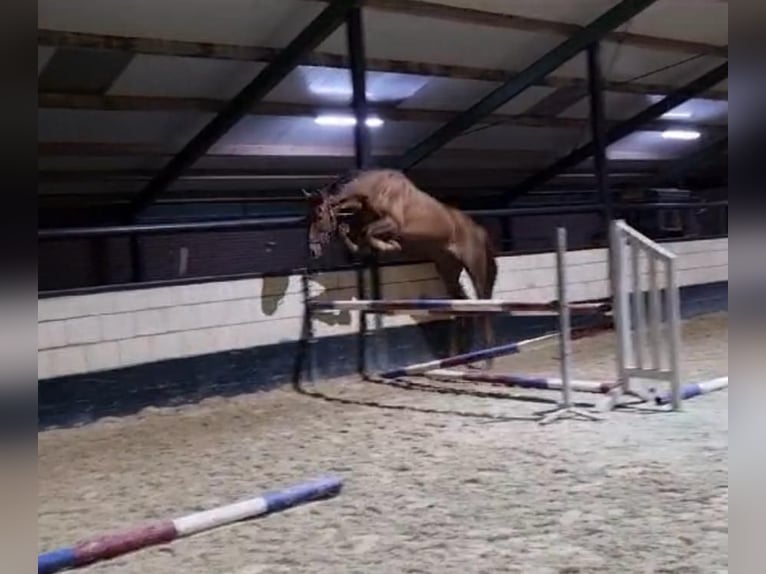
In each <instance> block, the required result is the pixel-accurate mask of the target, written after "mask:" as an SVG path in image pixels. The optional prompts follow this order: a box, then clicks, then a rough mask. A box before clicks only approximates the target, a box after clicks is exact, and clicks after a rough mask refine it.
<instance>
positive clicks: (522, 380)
mask: <svg viewBox="0 0 766 574" xmlns="http://www.w3.org/2000/svg"><path fill="white" fill-rule="evenodd" d="M423 375H424V376H426V377H430V378H434V379H447V380H450V381H455V382H473V383H491V384H493V385H504V386H508V387H519V388H522V389H538V390H543V391H560V390H562V389H563V387H564V385H563V383H562V381H561V379H557V378H545V377H525V376H521V375H503V374H497V373H471V372H467V371H458V370H452V369H434V370H432V371H426V372H425V373H423ZM616 385H617V383H606V382H600V381H570V388H571V389H572V390H573V391H577V392H583V393H608V392H609V391H611V390H612V389H613V388H614V387H615V386H616Z"/></svg>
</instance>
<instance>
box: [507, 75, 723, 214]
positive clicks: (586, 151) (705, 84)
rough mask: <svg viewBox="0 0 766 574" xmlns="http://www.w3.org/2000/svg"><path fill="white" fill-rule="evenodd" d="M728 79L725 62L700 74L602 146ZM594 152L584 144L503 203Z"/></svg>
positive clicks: (611, 132)
mask: <svg viewBox="0 0 766 574" xmlns="http://www.w3.org/2000/svg"><path fill="white" fill-rule="evenodd" d="M728 75H729V63H728V62H725V63H723V64H721V65H720V66H717V67H716V68H713V69H712V70H711V71H709V72H707V73H706V74H703V75H702V76H700V77H699V78H697V79H696V80H693V81H691V82H690V83H688V84H687V85H685V86H683V87H682V88H679V89H678V90H676V91H675V92H673V93H672V94H669V95H668V96H666V97H664V98H663V99H661V100H660V101H659V102H657V103H656V104H653V105H651V106H649V107H648V108H646V109H645V110H642V111H641V112H639V113H637V114H636V115H634V116H633V117H631V118H629V119H627V120H625V121H624V122H622V123H619V124H617V125H616V126H614V127H612V128H610V129H609V130H607V132H606V138H605V139H606V141H605V145H606V146H609V145H611V144H613V143H614V142H616V141H618V140H621V139H622V138H624V137H625V136H627V135H630V134H631V133H633V132H635V131H636V130H638V129H639V128H641V126H643V125H644V124H646V123H647V122H650V121H652V120H655V119H657V118H659V117H660V116H661V115H662V114H664V113H665V112H667V111H669V110H672V109H673V108H675V107H677V106H679V105H681V104H682V103H684V102H685V101H687V100H689V99H691V98H694V97H696V96H698V95H699V94H700V93H702V92H703V91H705V90H707V89H708V88H710V87H711V86H714V85H716V84H718V83H719V82H721V81H723V80H724V79H726V78H727V77H728ZM595 151H596V146H595V144H594V143H593V141H590V142H588V143H587V144H585V145H583V146H580V147H579V148H577V149H575V150H574V151H572V152H570V153H569V154H567V155H565V156H564V157H562V158H561V159H559V160H558V161H556V162H554V163H553V164H552V165H550V166H549V167H547V168H546V169H544V170H543V171H541V172H539V173H536V174H534V175H532V176H530V177H528V178H527V179H525V180H524V181H522V182H521V183H519V184H518V185H516V186H514V187H513V188H511V189H510V190H508V192H507V193H506V196H505V199H506V200H507V201H513V200H514V199H516V198H517V197H519V196H520V195H523V194H525V193H527V192H528V191H530V190H532V189H534V188H535V187H537V186H539V185H542V184H543V183H546V182H547V181H548V180H550V179H552V178H554V177H556V176H557V175H559V174H561V173H562V172H564V171H566V170H567V169H570V168H572V167H575V166H576V165H578V164H580V163H581V162H583V161H585V160H586V159H588V158H589V157H591V156H592V155H593V154H594V152H595Z"/></svg>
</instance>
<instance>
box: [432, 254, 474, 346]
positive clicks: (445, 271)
mask: <svg viewBox="0 0 766 574" xmlns="http://www.w3.org/2000/svg"><path fill="white" fill-rule="evenodd" d="M434 263H435V264H436V270H437V272H438V273H439V276H440V277H441V280H442V282H443V283H444V288H445V290H446V291H447V297H449V298H450V299H468V296H467V295H466V293H465V291H464V290H463V286H462V285H461V284H460V274H461V273H462V271H463V266H462V264H461V263H460V261H458V260H457V259H455V258H453V257H451V256H449V257H438V258H436V259H435V260H434ZM464 325H465V317H460V316H458V317H453V318H452V319H451V320H450V355H457V354H458V353H463V352H467V350H468V348H467V347H466V346H465V345H464V341H465V340H464V339H463V337H462V336H461V335H463V334H464V333H465V329H463V327H464Z"/></svg>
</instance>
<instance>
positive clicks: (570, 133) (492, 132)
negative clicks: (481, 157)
mask: <svg viewBox="0 0 766 574" xmlns="http://www.w3.org/2000/svg"><path fill="white" fill-rule="evenodd" d="M582 134H584V135H585V136H587V134H588V131H587V128H585V129H584V130H572V129H560V128H530V127H524V126H510V125H503V126H497V127H492V128H486V129H480V128H477V129H476V131H473V132H471V133H468V134H464V135H461V136H459V137H457V138H455V139H454V140H452V141H451V142H450V143H449V144H447V145H446V146H445V147H447V148H468V149H508V150H511V149H519V150H550V151H555V150H561V149H568V148H569V147H571V146H574V145H577V144H578V143H579V142H580V141H581V138H582V137H583V135H582Z"/></svg>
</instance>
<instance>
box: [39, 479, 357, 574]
mask: <svg viewBox="0 0 766 574" xmlns="http://www.w3.org/2000/svg"><path fill="white" fill-rule="evenodd" d="M342 484H343V482H342V480H341V479H340V478H336V477H324V478H319V479H316V480H312V481H307V482H304V483H300V484H297V485H294V486H291V487H288V488H285V489H281V490H276V491H273V492H267V493H265V494H262V495H261V496H258V497H256V498H251V499H249V500H243V501H241V502H235V503H234V504H229V505H227V506H220V507H218V508H213V509H210V510H204V511H202V512H196V513H194V514H188V515H186V516H182V517H180V518H175V519H172V520H162V521H157V522H153V523H149V524H146V525H143V526H137V527H134V528H130V529H127V530H122V531H118V532H114V533H111V534H106V535H102V536H97V537H94V538H91V539H88V540H84V541H82V542H80V543H78V544H76V545H75V546H72V547H69V548H61V549H58V550H52V551H50V552H45V553H43V554H40V555H39V556H38V558H37V572H38V574H51V573H53V572H59V571H61V570H68V569H73V568H81V567H82V566H86V565H88V564H93V563H95V562H100V561H104V560H109V559H112V558H115V557H117V556H122V555H124V554H128V553H130V552H135V551H136V550H141V549H142V548H147V547H149V546H156V545H159V544H166V543H168V542H171V541H172V540H175V539H177V538H184V537H186V536H191V535H193V534H197V533H199V532H204V531H206V530H211V529H213V528H218V527H220V526H224V525H226V524H231V523H233V522H238V521H241V520H245V519H248V518H253V517H255V516H260V515H264V514H271V513H274V512H279V511H282V510H286V509H287V508H290V507H293V506H297V505H299V504H302V503H305V502H309V501H311V500H317V499H320V498H328V497H331V496H335V495H337V494H338V493H339V492H340V490H341V487H342Z"/></svg>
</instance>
